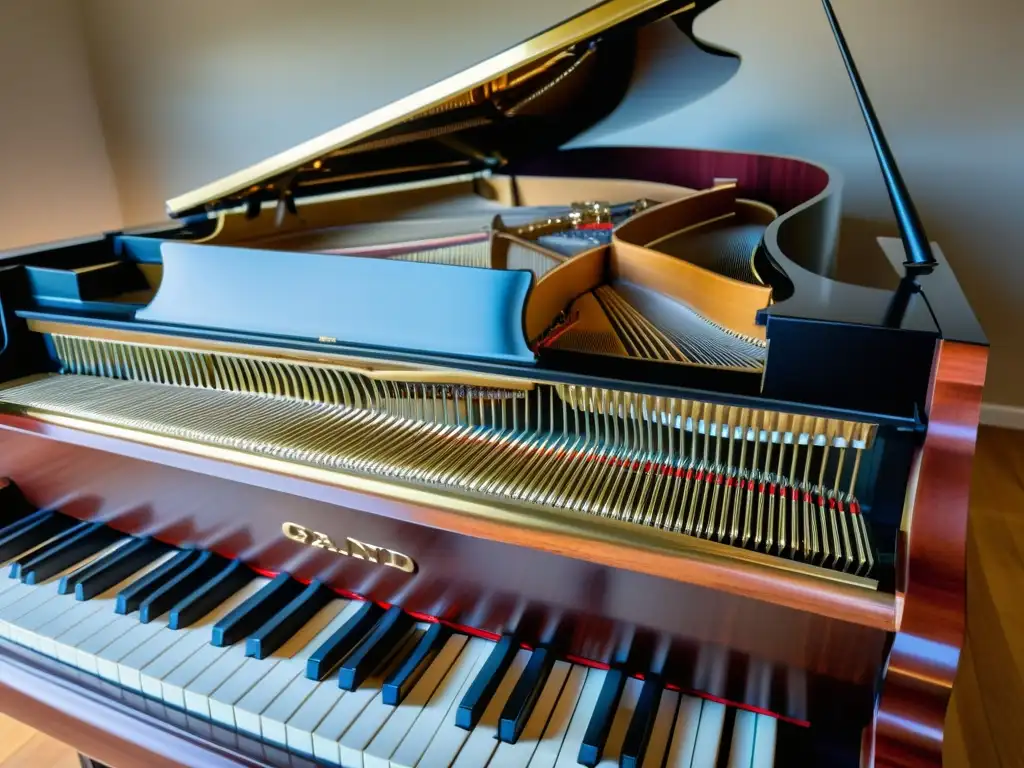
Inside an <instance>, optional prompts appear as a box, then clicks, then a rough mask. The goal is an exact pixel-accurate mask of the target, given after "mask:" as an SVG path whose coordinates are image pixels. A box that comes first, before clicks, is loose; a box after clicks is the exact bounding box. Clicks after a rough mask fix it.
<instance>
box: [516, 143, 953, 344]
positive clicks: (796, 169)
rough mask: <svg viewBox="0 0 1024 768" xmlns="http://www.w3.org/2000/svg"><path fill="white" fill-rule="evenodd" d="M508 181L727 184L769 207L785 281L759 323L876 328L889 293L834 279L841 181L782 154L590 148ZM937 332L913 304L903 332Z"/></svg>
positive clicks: (524, 167) (770, 250)
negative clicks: (824, 322)
mask: <svg viewBox="0 0 1024 768" xmlns="http://www.w3.org/2000/svg"><path fill="white" fill-rule="evenodd" d="M507 172H508V173H509V174H510V175H517V174H519V175H550V176H575V177H580V178H587V177H592V178H598V177H605V176H610V177H614V178H623V179H634V180H643V181H649V182H657V183H662V184H673V185H676V186H681V187H689V188H691V189H709V188H711V187H713V186H715V185H716V183H723V182H729V181H732V182H734V183H735V184H736V191H737V197H739V198H741V199H752V200H756V201H758V202H761V203H766V204H767V205H770V206H772V207H773V208H775V210H777V211H778V213H779V216H778V218H776V219H775V221H773V222H772V223H771V224H769V225H768V228H767V229H766V231H765V235H764V244H763V245H764V249H765V251H766V253H767V257H768V258H769V260H770V261H771V262H774V266H775V267H776V268H777V269H778V271H780V272H782V273H784V275H785V277H784V278H782V279H780V280H778V281H773V282H774V283H776V284H773V304H772V305H771V306H770V307H768V308H767V309H765V311H764V312H763V313H762V315H763V316H765V317H767V318H771V317H773V316H786V317H807V318H815V319H828V320H833V321H836V322H846V323H864V324H879V323H881V321H882V319H883V318H884V317H885V314H886V311H887V310H888V307H889V304H890V302H891V300H892V291H887V290H881V289H877V288H868V287H864V286H859V285H851V284H848V283H842V282H839V281H837V280H833V279H831V277H830V275H831V274H832V268H833V263H834V261H835V255H836V250H837V245H838V240H839V224H840V218H841V214H842V210H841V187H842V181H841V179H840V178H839V177H838V176H836V175H835V174H834V173H832V172H831V171H829V169H827V168H825V167H824V166H821V165H817V164H815V163H811V162H808V161H806V160H801V159H798V158H792V157H784V156H781V155H766V154H753V153H746V152H731V151H724V150H710V149H670V148H657V147H587V148H582V149H570V150H565V151H562V152H556V153H553V154H551V155H548V156H546V157H544V158H540V159H538V160H534V161H530V162H526V163H523V164H521V165H517V166H514V167H512V168H510V169H508V171H507ZM907 325H909V326H910V327H925V328H927V329H928V330H930V331H932V332H934V326H932V325H930V320H929V318H928V317H927V311H926V310H925V308H924V307H923V306H918V304H914V305H913V306H912V307H911V311H910V313H909V320H908V322H907V324H905V327H907Z"/></svg>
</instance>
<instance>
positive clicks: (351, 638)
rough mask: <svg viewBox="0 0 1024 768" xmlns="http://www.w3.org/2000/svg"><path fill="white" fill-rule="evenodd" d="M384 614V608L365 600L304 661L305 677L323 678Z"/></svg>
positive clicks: (311, 678)
mask: <svg viewBox="0 0 1024 768" xmlns="http://www.w3.org/2000/svg"><path fill="white" fill-rule="evenodd" d="M382 615H384V609H383V608H381V607H380V606H379V605H377V604H376V603H370V602H366V603H363V606H362V607H361V608H360V609H359V610H358V611H356V614H355V616H353V617H352V618H350V619H349V620H348V621H346V622H345V624H344V625H343V626H342V627H341V628H340V629H339V630H338V631H337V632H335V633H334V634H333V635H331V636H330V637H329V638H327V640H325V641H324V643H323V645H321V646H320V647H319V648H317V649H316V650H315V651H314V652H313V655H312V656H310V657H309V659H308V660H307V661H306V677H308V678H309V679H310V680H323V679H324V678H325V677H327V676H328V675H329V674H331V671H332V670H333V669H334V668H335V667H336V666H338V664H340V663H341V660H342V659H344V658H345V657H346V656H348V655H349V654H350V653H351V652H352V649H353V648H355V647H356V644H357V643H359V641H360V640H362V639H363V638H364V637H366V633H367V632H369V631H370V630H371V629H373V627H374V625H375V624H376V623H377V622H378V621H379V620H380V617H381V616H382Z"/></svg>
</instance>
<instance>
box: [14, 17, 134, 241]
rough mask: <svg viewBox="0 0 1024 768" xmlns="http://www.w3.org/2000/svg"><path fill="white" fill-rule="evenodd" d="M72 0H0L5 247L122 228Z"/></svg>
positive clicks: (80, 28)
mask: <svg viewBox="0 0 1024 768" xmlns="http://www.w3.org/2000/svg"><path fill="white" fill-rule="evenodd" d="M87 62H88V60H87V57H86V50H85V40H84V37H83V34H82V23H81V14H80V8H79V6H78V3H77V2H76V1H75V0H29V1H28V2H26V1H25V0H0V249H5V248H13V247H17V246H21V245H27V244H30V243H37V242H46V241H49V240H54V239H62V238H67V237H72V236H76V235H80V234H83V233H87V232H97V231H102V230H104V229H113V228H117V227H119V226H121V212H120V209H119V205H118V199H117V189H116V186H115V183H114V175H113V172H112V170H111V167H110V164H109V162H108V160H107V154H106V147H105V144H104V139H103V133H102V129H101V125H100V118H99V112H98V110H97V108H96V103H95V99H94V95H93V89H92V82H91V79H90V76H89V69H88V63H87Z"/></svg>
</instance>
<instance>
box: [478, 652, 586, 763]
mask: <svg viewBox="0 0 1024 768" xmlns="http://www.w3.org/2000/svg"><path fill="white" fill-rule="evenodd" d="M571 666H572V665H571V664H569V662H567V661H556V662H555V663H554V665H553V666H552V667H551V672H550V673H549V674H548V679H547V680H545V681H544V687H543V688H542V689H541V692H540V695H539V696H537V702H536V703H535V704H534V706H533V712H531V713H530V717H529V719H527V721H526V725H525V726H524V727H523V732H522V733H521V734H520V735H519V738H518V739H517V740H516V743H515V744H508V743H506V742H502V743H501V744H499V745H498V750H497V751H496V752H495V753H494V757H492V758H491V764H492V765H495V766H498V765H500V766H501V768H526V766H528V765H529V764H530V760H531V759H532V758H533V753H534V752H535V751H536V750H537V747H538V746H539V745H540V741H541V737H542V736H543V735H544V729H545V728H546V727H547V724H548V718H550V717H551V712H552V710H554V708H555V704H556V703H557V702H558V697H559V694H561V692H562V686H563V685H564V684H565V679H566V678H567V677H568V676H569V670H570V668H571Z"/></svg>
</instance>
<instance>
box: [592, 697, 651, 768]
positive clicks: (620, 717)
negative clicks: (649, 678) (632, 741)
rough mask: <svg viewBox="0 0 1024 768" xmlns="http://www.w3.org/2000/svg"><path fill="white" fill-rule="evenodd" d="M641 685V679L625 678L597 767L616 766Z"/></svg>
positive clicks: (616, 767)
mask: <svg viewBox="0 0 1024 768" xmlns="http://www.w3.org/2000/svg"><path fill="white" fill-rule="evenodd" d="M643 687H644V684H643V681H642V680H637V679H636V678H635V677H630V678H627V679H626V684H625V685H624V686H622V696H620V697H619V706H618V707H617V708H616V710H615V717H614V718H613V719H612V727H611V728H609V729H608V738H607V739H606V740H605V743H604V752H602V754H601V762H600V763H598V764H597V765H598V768H618V765H619V756H620V755H621V753H622V743H623V742H624V741H625V740H626V731H627V730H629V723H630V721H631V720H632V719H633V711H634V710H635V709H636V704H637V701H639V699H640V690H641V689H642V688H643Z"/></svg>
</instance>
